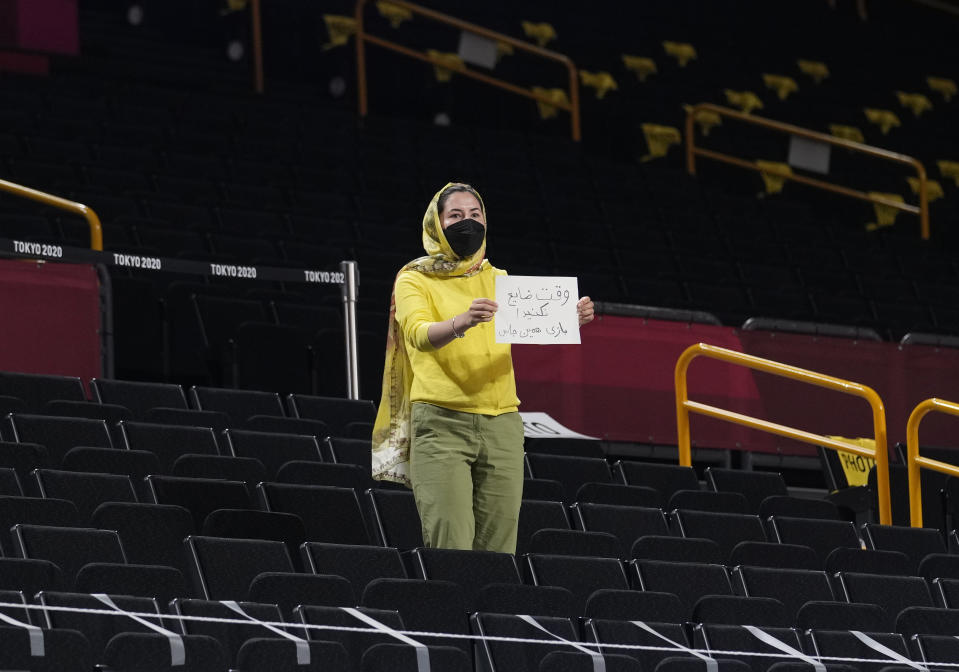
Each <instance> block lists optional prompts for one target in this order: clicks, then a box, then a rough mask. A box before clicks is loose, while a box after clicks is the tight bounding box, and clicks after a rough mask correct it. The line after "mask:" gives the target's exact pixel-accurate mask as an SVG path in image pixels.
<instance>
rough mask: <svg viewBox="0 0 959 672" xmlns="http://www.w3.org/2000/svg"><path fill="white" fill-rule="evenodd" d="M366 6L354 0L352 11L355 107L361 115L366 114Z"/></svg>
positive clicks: (362, 1)
mask: <svg viewBox="0 0 959 672" xmlns="http://www.w3.org/2000/svg"><path fill="white" fill-rule="evenodd" d="M364 7H366V0H356V10H355V12H354V14H355V16H354V18H355V19H356V97H357V107H358V108H359V114H360V116H361V117H365V116H366V112H367V101H366V45H365V44H364V41H365V40H366V29H365V28H364V24H363V9H364Z"/></svg>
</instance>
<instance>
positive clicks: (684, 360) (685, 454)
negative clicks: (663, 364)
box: [675, 348, 697, 467]
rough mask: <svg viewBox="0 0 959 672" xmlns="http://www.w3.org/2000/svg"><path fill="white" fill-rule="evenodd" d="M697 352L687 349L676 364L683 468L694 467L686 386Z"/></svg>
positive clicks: (679, 439) (677, 437) (678, 429)
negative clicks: (687, 373)
mask: <svg viewBox="0 0 959 672" xmlns="http://www.w3.org/2000/svg"><path fill="white" fill-rule="evenodd" d="M696 354H697V351H696V350H694V349H693V348H686V350H685V351H683V354H682V355H680V356H679V361H677V362H676V372H675V385H676V445H677V446H678V448H679V464H680V466H683V467H691V466H693V457H692V440H691V438H690V436H689V410H688V409H687V408H686V402H688V401H689V389H688V387H687V385H686V370H687V369H688V368H689V363H690V362H691V361H692V360H693V358H694V357H695V356H696Z"/></svg>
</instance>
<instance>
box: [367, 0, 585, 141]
mask: <svg viewBox="0 0 959 672" xmlns="http://www.w3.org/2000/svg"><path fill="white" fill-rule="evenodd" d="M390 4H393V5H396V6H397V7H402V8H404V9H408V10H409V11H411V12H413V13H414V14H419V15H421V16H425V17H426V18H428V19H432V20H434V21H438V22H440V23H445V24H447V25H449V26H452V27H454V28H458V29H459V30H463V31H467V32H470V33H473V34H474V35H479V36H480V37H484V38H486V39H488V40H492V41H495V42H503V43H506V44H509V45H510V46H512V47H514V48H516V49H519V50H521V51H525V52H528V53H531V54H534V55H536V56H539V57H540V58H544V59H546V60H549V61H555V62H557V63H559V64H561V65H562V66H563V67H565V68H566V70H567V72H568V73H569V94H568V99H569V102H565V101H555V100H551V99H550V98H548V97H547V96H545V95H541V94H536V93H533V92H532V91H530V90H529V89H526V88H524V87H522V86H518V85H516V84H513V83H511V82H507V81H504V80H502V79H498V78H496V77H492V76H490V75H487V74H485V73H482V72H479V71H477V70H472V69H470V68H468V67H465V66H463V67H458V68H456V73H457V74H460V75H463V76H465V77H469V78H471V79H475V80H477V81H480V82H483V83H484V84H488V85H490V86H495V87H497V88H500V89H503V90H504V91H509V92H510V93H513V94H515V95H517V96H522V97H524V98H530V99H532V100H536V101H540V102H543V103H547V104H549V105H552V106H553V107H556V108H559V109H561V110H566V111H567V112H569V114H570V137H571V138H572V139H573V140H574V141H576V142H579V141H580V139H581V136H582V131H581V116H580V105H579V70H578V69H577V67H576V64H575V63H574V62H573V61H572V60H571V59H570V58H569V57H567V56H565V55H563V54H560V53H557V52H555V51H550V50H549V49H543V48H542V47H538V46H536V45H534V44H530V43H529V42H524V41H523V40H518V39H516V38H515V37H511V36H509V35H506V34H504V33H498V32H496V31H494V30H490V29H489V28H484V27H483V26H478V25H476V24H474V23H469V22H468V21H463V20H462V19H457V18H456V17H453V16H450V15H448V14H443V13H442V12H437V11H436V10H433V9H429V8H427V7H422V6H420V5H416V4H413V3H412V2H407V1H406V0H390ZM365 6H366V0H356V10H355V19H356V80H357V81H356V89H357V100H358V108H359V114H360V116H361V117H365V116H366V114H367V110H368V106H369V102H368V92H367V88H368V83H367V73H366V53H365V46H364V45H365V44H366V43H367V42H369V43H371V44H375V45H377V46H379V47H383V48H384V49H389V50H390V51H394V52H396V53H398V54H402V55H404V56H407V57H409V58H413V59H416V60H418V61H423V62H425V63H430V64H432V65H436V66H440V67H444V68H449V67H450V65H449V63H444V62H443V61H442V59H440V58H437V57H435V56H432V55H430V54H428V53H424V52H421V51H417V50H415V49H410V48H409V47H404V46H403V45H401V44H397V43H396V42H391V41H390V40H386V39H383V38H382V37H378V36H376V35H370V34H368V33H367V32H366V30H365V29H364V25H363V10H364V8H365Z"/></svg>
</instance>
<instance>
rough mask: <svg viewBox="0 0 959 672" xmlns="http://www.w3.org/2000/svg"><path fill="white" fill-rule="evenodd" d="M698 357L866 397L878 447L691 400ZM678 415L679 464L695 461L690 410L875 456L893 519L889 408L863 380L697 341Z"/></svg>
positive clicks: (685, 363)
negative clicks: (690, 385) (693, 368)
mask: <svg viewBox="0 0 959 672" xmlns="http://www.w3.org/2000/svg"><path fill="white" fill-rule="evenodd" d="M697 357H708V358H710V359H716V360H719V361H722V362H726V363H728V364H736V365H739V366H744V367H746V368H748V369H754V370H756V371H763V372H765V373H769V374H772V375H774V376H779V377H781V378H788V379H790V380H797V381H800V382H804V383H808V384H810V385H815V386H817V387H824V388H826V389H829V390H833V391H835V392H842V393H844V394H849V395H852V396H855V397H859V398H861V399H864V400H865V401H866V402H867V403H868V404H869V405H870V407H871V408H872V416H873V433H874V437H875V448H873V449H869V448H864V447H862V446H860V445H858V444H855V443H850V442H847V441H841V440H838V439H833V438H830V437H828V436H822V435H819V434H814V433H812V432H807V431H804V430H801V429H796V428H793V427H788V426H786V425H780V424H777V423H774V422H770V421H768V420H761V419H759V418H753V417H751V416H748V415H742V414H741V413H735V412H733V411H728V410H726V409H722V408H717V407H715V406H708V405H706V404H701V403H698V402H695V401H689V399H688V389H687V386H688V384H687V381H686V374H687V371H688V369H689V365H690V364H691V363H692V361H693V360H694V359H695V358H697ZM675 381H676V416H677V430H678V441H677V443H678V446H679V463H680V464H681V465H683V466H690V465H691V460H690V443H691V440H690V433H689V412H690V411H692V412H694V413H699V414H700V415H705V416H707V417H711V418H715V419H717V420H724V421H726V422H731V423H733V424H737V425H741V426H743V427H749V428H751V429H757V430H759V431H763V432H767V433H769V434H775V435H777V436H783V437H785V438H788V439H795V440H797V441H803V442H805V443H810V444H813V445H820V446H824V447H826V448H831V449H833V450H844V451H847V452H850V453H853V454H856V455H861V456H863V457H871V458H873V459H875V461H876V480H877V487H878V489H879V493H878V495H879V522H881V523H882V524H883V525H889V524H890V523H891V522H892V509H891V505H890V502H889V449H888V446H887V436H886V409H885V407H884V406H883V403H882V399H880V398H879V395H878V394H876V392H875V390H873V389H872V388H870V387H867V386H865V385H860V384H859V383H853V382H850V381H847V380H842V379H840V378H833V377H832V376H827V375H824V374H822V373H817V372H815V371H809V370H807V369H800V368H799V367H795V366H790V365H789V364H782V363H780V362H774V361H772V360H769V359H763V358H761V357H756V356H754V355H747V354H746V353H743V352H737V351H735V350H728V349H726V348H720V347H717V346H714V345H709V344H707V343H696V344H695V345H691V346H689V347H688V348H686V350H684V351H683V353H682V354H681V355H680V356H679V359H678V360H677V362H676V373H675Z"/></svg>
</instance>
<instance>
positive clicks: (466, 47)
mask: <svg viewBox="0 0 959 672" xmlns="http://www.w3.org/2000/svg"><path fill="white" fill-rule="evenodd" d="M456 53H457V54H459V57H460V58H462V59H463V60H464V61H466V62H467V63H472V64H473V65H481V66H483V67H484V68H489V69H490V70H492V69H493V68H495V67H496V42H495V41H493V40H489V39H487V38H485V37H480V36H479V35H477V34H476V33H470V32H467V31H465V30H464V31H463V32H462V33H460V46H459V49H458V50H457V52H456Z"/></svg>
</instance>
